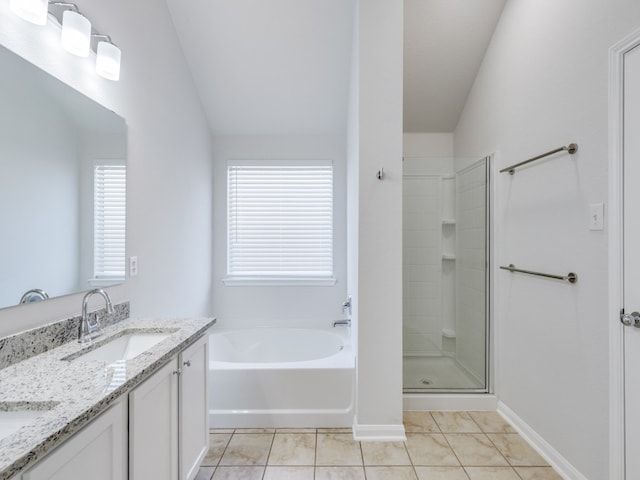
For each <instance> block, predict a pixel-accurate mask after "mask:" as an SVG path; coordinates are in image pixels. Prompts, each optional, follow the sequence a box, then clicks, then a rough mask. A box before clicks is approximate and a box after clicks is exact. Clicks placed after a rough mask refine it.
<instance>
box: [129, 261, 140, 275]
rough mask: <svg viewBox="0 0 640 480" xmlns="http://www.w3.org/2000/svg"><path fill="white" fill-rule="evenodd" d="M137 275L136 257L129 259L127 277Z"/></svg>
mask: <svg viewBox="0 0 640 480" xmlns="http://www.w3.org/2000/svg"><path fill="white" fill-rule="evenodd" d="M136 275H138V257H129V276H131V277H135V276H136Z"/></svg>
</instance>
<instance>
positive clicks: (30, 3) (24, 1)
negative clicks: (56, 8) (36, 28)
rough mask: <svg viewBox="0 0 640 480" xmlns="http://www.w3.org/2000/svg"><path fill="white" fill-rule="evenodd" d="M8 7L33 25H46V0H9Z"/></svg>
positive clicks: (47, 4) (47, 5) (47, 3)
mask: <svg viewBox="0 0 640 480" xmlns="http://www.w3.org/2000/svg"><path fill="white" fill-rule="evenodd" d="M9 8H10V9H11V11H12V12H13V13H15V14H16V15H17V16H19V17H20V18H22V19H23V20H26V21H27V22H31V23H33V24H35V25H46V23H47V13H48V11H49V2H48V1H47V0H11V1H10V2H9Z"/></svg>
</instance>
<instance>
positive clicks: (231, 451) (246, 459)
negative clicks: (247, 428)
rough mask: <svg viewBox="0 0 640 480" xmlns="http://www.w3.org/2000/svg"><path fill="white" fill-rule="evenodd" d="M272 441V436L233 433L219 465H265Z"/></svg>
mask: <svg viewBox="0 0 640 480" xmlns="http://www.w3.org/2000/svg"><path fill="white" fill-rule="evenodd" d="M272 441H273V435H272V434H266V433H243V434H237V433H235V434H234V435H233V436H232V437H231V440H230V441H229V445H227V449H226V450H225V452H224V455H223V456H222V460H220V465H266V464H267V457H268V455H269V449H270V448H271V442H272ZM216 473H218V472H216Z"/></svg>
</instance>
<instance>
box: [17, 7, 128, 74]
mask: <svg viewBox="0 0 640 480" xmlns="http://www.w3.org/2000/svg"><path fill="white" fill-rule="evenodd" d="M9 7H10V8H11V11H13V12H14V13H15V14H16V15H17V16H19V17H20V18H23V19H25V20H27V21H28V22H31V23H33V24H35V25H46V24H47V17H48V14H49V8H50V7H54V8H53V9H52V12H51V15H52V17H54V18H55V20H57V21H58V23H59V24H60V26H61V28H62V30H61V35H60V44H61V46H62V48H64V49H65V50H66V51H68V52H69V53H72V54H73V55H77V56H79V57H87V56H88V55H89V52H90V51H91V50H93V51H94V52H95V54H96V72H97V73H98V75H100V76H101V77H103V78H106V79H108V80H113V81H118V80H119V79H120V59H121V57H122V52H121V51H120V49H119V48H118V47H117V46H116V45H114V43H113V42H112V41H111V37H110V36H109V35H102V34H100V33H94V32H92V30H91V21H90V20H89V19H88V18H87V17H85V16H84V15H83V14H82V13H81V12H80V10H79V9H78V6H77V5H76V4H75V3H67V2H56V1H48V0H10V1H9ZM92 38H100V39H101V40H100V41H98V42H97V45H96V46H95V48H92V43H91V39H92Z"/></svg>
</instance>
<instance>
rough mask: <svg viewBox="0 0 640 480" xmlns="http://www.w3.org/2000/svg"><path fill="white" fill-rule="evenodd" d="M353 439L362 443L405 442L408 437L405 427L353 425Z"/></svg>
mask: <svg viewBox="0 0 640 480" xmlns="http://www.w3.org/2000/svg"><path fill="white" fill-rule="evenodd" d="M353 439H354V440H356V441H360V442H366V441H376V442H404V441H406V440H407V436H406V435H405V433H404V425H402V424H400V425H359V424H357V423H354V424H353Z"/></svg>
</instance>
